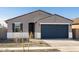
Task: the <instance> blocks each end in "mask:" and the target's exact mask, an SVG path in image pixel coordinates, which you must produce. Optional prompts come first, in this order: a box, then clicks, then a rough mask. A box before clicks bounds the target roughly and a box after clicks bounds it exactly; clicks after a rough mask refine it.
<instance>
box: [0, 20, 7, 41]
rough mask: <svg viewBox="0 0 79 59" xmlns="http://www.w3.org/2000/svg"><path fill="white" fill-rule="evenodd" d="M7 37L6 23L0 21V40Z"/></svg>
mask: <svg viewBox="0 0 79 59" xmlns="http://www.w3.org/2000/svg"><path fill="white" fill-rule="evenodd" d="M3 39H7V24H6V23H5V22H4V21H0V40H3Z"/></svg>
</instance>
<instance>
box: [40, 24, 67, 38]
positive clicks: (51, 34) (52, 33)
mask: <svg viewBox="0 0 79 59" xmlns="http://www.w3.org/2000/svg"><path fill="white" fill-rule="evenodd" d="M41 38H43V39H52V38H68V25H51V24H42V25H41Z"/></svg>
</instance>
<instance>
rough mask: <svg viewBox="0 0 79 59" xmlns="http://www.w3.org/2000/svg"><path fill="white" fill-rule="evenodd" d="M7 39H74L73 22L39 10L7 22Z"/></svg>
mask: <svg viewBox="0 0 79 59" xmlns="http://www.w3.org/2000/svg"><path fill="white" fill-rule="evenodd" d="M6 22H7V24H8V32H7V38H8V39H13V38H29V37H30V35H31V38H38V39H59V38H60V39H65V38H72V27H71V24H72V20H70V19H68V18H65V17H63V16H60V15H57V14H51V13H48V12H45V11H43V10H37V11H34V12H30V13H28V14H24V15H21V16H17V17H14V18H12V19H8V20H6Z"/></svg>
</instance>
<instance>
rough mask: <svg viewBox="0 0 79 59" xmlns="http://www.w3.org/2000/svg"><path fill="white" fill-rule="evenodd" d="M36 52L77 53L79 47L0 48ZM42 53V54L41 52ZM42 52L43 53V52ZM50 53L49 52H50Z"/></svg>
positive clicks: (0, 49) (1, 49) (2, 49)
mask: <svg viewBox="0 0 79 59" xmlns="http://www.w3.org/2000/svg"><path fill="white" fill-rule="evenodd" d="M23 49H24V50H34V51H35V50H36V51H39V50H41V51H42V50H43V51H44V50H49V49H50V50H51V52H53V51H52V50H53V49H57V50H59V51H61V52H68V51H69V52H71V51H72V52H76V51H79V46H60V47H29V48H28V47H25V48H23V47H19V48H17V47H15V48H0V51H12V50H13V51H14V50H16V51H18V50H23ZM41 51H40V52H41ZM43 51H42V52H43ZM48 52H49V51H48Z"/></svg>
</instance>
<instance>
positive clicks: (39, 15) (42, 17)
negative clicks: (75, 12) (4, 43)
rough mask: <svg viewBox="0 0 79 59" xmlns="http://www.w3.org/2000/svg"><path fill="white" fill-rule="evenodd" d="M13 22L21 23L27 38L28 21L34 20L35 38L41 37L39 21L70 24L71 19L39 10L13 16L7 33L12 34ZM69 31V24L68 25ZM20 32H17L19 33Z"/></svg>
mask: <svg viewBox="0 0 79 59" xmlns="http://www.w3.org/2000/svg"><path fill="white" fill-rule="evenodd" d="M14 22H21V23H23V32H24V33H25V34H26V37H27V38H28V23H30V22H34V23H35V38H41V24H40V23H63V24H64V23H68V24H71V23H72V21H70V20H68V19H65V18H63V17H59V16H56V15H52V16H51V15H50V14H47V13H44V12H41V11H38V12H34V13H31V14H28V15H24V16H21V17H16V18H13V19H11V20H9V21H7V23H8V35H7V36H9V35H13V34H12V23H14ZM69 32H72V31H71V26H69ZM20 34H21V33H19V35H20Z"/></svg>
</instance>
